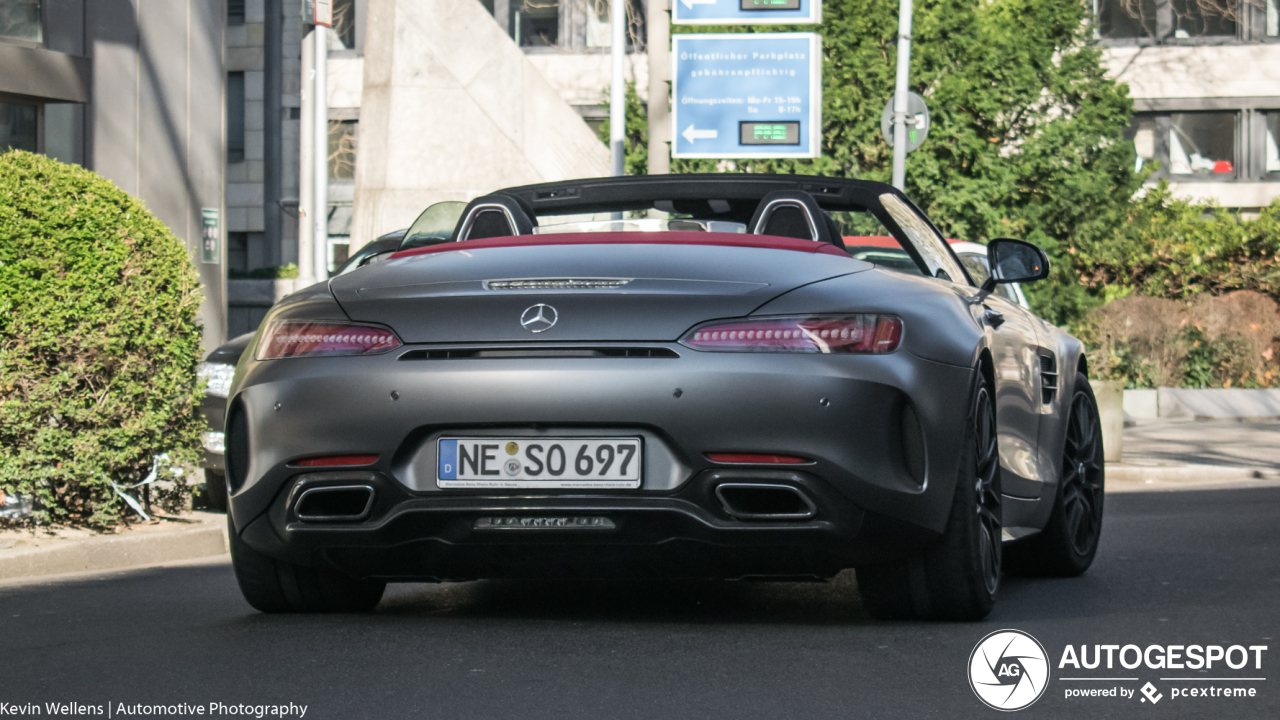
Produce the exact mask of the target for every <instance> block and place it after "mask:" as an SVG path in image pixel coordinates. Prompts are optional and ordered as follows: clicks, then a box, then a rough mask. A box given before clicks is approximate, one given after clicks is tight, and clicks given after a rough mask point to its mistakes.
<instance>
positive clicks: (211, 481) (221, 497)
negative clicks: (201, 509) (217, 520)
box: [204, 468, 227, 512]
mask: <svg viewBox="0 0 1280 720" xmlns="http://www.w3.org/2000/svg"><path fill="white" fill-rule="evenodd" d="M204 499H205V502H206V503H208V505H209V509H210V510H217V511H219V512H226V511H227V476H226V475H225V474H224V473H223V472H222V471H221V470H212V469H210V468H205V469H204Z"/></svg>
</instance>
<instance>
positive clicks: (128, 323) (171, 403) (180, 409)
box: [0, 151, 204, 527]
mask: <svg viewBox="0 0 1280 720" xmlns="http://www.w3.org/2000/svg"><path fill="white" fill-rule="evenodd" d="M199 304H200V289H199V283H198V280H197V276H196V273H195V268H194V267H193V265H192V262H191V260H190V258H189V257H188V255H187V251H186V249H185V248H184V246H183V243H182V242H181V241H180V240H178V239H177V238H175V237H174V236H173V234H172V233H170V232H169V230H168V229H167V228H166V227H165V226H164V225H163V224H162V223H161V222H160V221H158V220H157V219H156V218H155V217H154V216H152V215H151V213H149V212H147V210H146V208H144V207H143V205H142V203H141V202H139V201H138V200H137V199H135V198H133V197H131V196H129V195H128V194H127V193H125V192H123V191H122V190H120V189H119V188H117V187H116V186H115V185H113V184H112V183H111V182H110V181H108V180H106V179H104V178H102V177H101V176H99V175H97V174H95V173H93V172H90V171H87V170H84V169H82V168H80V167H77V166H74V165H64V164H62V163H59V162H57V161H55V160H51V159H49V158H47V157H44V156H42V155H33V154H31V153H25V152H18V151H14V152H9V153H6V154H3V155H0V490H2V491H3V492H5V493H14V492H17V493H21V494H25V495H29V496H31V497H33V498H34V499H35V500H36V502H37V504H38V506H39V510H38V512H37V516H36V519H37V520H38V521H44V522H47V521H53V522H71V523H82V524H87V525H92V526H99V527H109V526H113V525H115V524H117V523H118V522H119V521H120V520H121V517H122V513H123V512H124V511H125V507H124V505H123V503H122V502H121V500H120V498H119V497H118V496H117V495H116V494H115V491H114V490H113V489H112V487H111V485H110V482H109V481H115V482H116V483H118V484H120V485H131V484H133V483H137V482H139V481H141V480H142V479H143V478H144V477H145V476H146V475H147V473H148V472H150V470H151V467H152V458H153V456H156V455H159V454H161V453H168V455H169V460H168V462H166V463H165V465H166V466H173V465H177V466H181V465H191V464H194V463H195V462H196V460H197V459H198V455H197V452H198V448H199V446H200V433H201V430H202V429H203V421H202V419H201V417H200V414H199V401H200V398H201V396H202V395H203V392H204V391H203V388H202V387H201V386H200V385H199V384H198V383H197V380H196V374H195V366H196V364H197V363H198V362H199V361H200V328H199V326H198V325H197V324H196V321H195V318H196V311H197V310H198V308H199ZM185 493H186V484H185V483H183V482H177V483H175V482H173V481H172V478H169V479H166V480H165V481H164V482H163V483H160V484H157V486H156V487H155V489H154V490H152V489H148V490H147V491H146V492H144V493H143V495H144V496H146V497H149V499H150V500H152V501H155V502H158V503H160V504H162V506H166V507H169V506H173V505H176V504H177V503H179V502H182V501H183V500H184V499H185V497H186V496H185Z"/></svg>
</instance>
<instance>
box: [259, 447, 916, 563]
mask: <svg viewBox="0 0 1280 720" xmlns="http://www.w3.org/2000/svg"><path fill="white" fill-rule="evenodd" d="M722 483H770V484H773V485H784V486H789V487H793V488H795V489H796V490H797V491H799V492H800V493H803V495H804V497H806V498H808V499H809V500H810V501H811V502H812V504H813V507H814V510H815V512H814V516H813V517H812V518H810V519H806V520H803V521H793V522H788V521H780V522H779V521H766V520H758V521H742V520H738V519H735V518H734V517H733V516H731V515H730V514H729V513H728V512H727V511H726V509H725V508H724V506H723V504H722V503H721V502H720V501H719V500H718V498H717V497H716V495H715V487H716V486H717V485H720V484H722ZM353 486H360V487H366V486H367V487H369V488H372V489H373V493H374V494H373V497H374V501H373V503H372V507H371V509H370V511H369V513H368V515H367V516H366V517H364V518H363V519H362V520H360V521H358V522H335V523H326V522H306V521H303V520H302V519H300V518H299V515H298V512H297V509H298V499H299V498H300V497H301V496H302V493H303V492H305V491H306V490H308V489H312V488H323V487H348V488H349V487H353ZM575 521H577V522H576V523H575ZM601 521H603V523H602V522H601ZM602 524H604V525H606V527H601V525H602ZM243 537H244V539H245V540H246V542H248V543H249V544H250V545H252V546H254V547H255V548H256V549H258V550H260V551H262V552H265V553H267V554H269V555H273V556H275V557H278V558H280V559H283V560H287V561H289V562H293V563H297V564H301V565H311V566H330V567H337V568H340V569H342V570H344V571H346V572H348V573H350V574H353V575H358V576H362V577H376V578H381V579H384V580H389V581H396V580H402V581H424V580H437V581H444V580H470V579H477V578H547V577H723V578H731V579H739V578H744V577H753V576H755V577H766V576H772V577H779V576H785V577H819V578H821V577H829V576H831V575H834V574H835V573H837V572H839V571H840V570H841V569H843V568H847V567H854V566H857V565H865V564H873V563H877V562H885V561H887V560H891V559H896V558H898V557H901V556H902V555H904V554H905V553H908V552H910V551H912V550H915V549H918V548H920V547H922V546H924V545H925V544H926V543H927V542H929V541H930V540H931V539H932V538H933V537H934V535H933V534H932V533H929V532H927V531H924V530H923V529H921V528H919V527H918V526H914V525H909V524H906V523H901V522H896V521H893V520H891V519H889V518H885V517H883V516H877V515H874V514H869V513H867V512H866V511H864V510H862V509H861V508H859V507H857V506H856V505H854V504H853V503H852V502H851V501H849V500H848V499H847V498H845V497H844V496H843V495H841V494H840V493H838V492H836V491H835V490H834V489H832V488H831V487H830V486H829V485H827V484H826V483H825V482H823V481H821V480H820V479H818V478H815V477H813V476H812V475H809V474H808V473H803V472H789V471H759V470H727V471H705V472H703V473H701V474H699V475H698V476H697V477H695V478H693V479H692V480H691V481H689V482H688V483H686V484H685V485H684V486H683V487H681V488H680V489H679V490H678V491H675V492H671V493H664V494H662V495H649V496H636V495H576V494H575V495H570V494H564V495H558V496H549V495H543V496H536V497H534V496H510V495H469V496H449V497H423V496H422V495H419V494H415V493H410V492H407V491H406V490H405V489H404V487H403V485H401V484H400V483H399V482H397V481H395V480H392V479H390V478H388V477H386V476H384V475H382V474H380V473H371V472H354V473H353V472H330V473H312V474H307V475H302V476H299V477H297V478H295V480H294V481H293V482H292V483H291V484H290V488H289V492H287V493H283V494H281V495H280V496H279V498H278V499H277V500H276V502H275V503H273V504H272V506H271V508H270V509H269V511H268V512H267V513H266V514H264V515H262V516H260V517H259V518H258V519H256V520H255V521H253V522H252V523H250V524H249V525H248V527H246V528H245V529H244V531H243Z"/></svg>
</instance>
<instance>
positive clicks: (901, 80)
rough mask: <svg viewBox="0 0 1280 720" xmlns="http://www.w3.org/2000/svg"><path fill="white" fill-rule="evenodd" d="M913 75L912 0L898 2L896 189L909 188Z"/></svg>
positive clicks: (894, 103)
mask: <svg viewBox="0 0 1280 720" xmlns="http://www.w3.org/2000/svg"><path fill="white" fill-rule="evenodd" d="M910 74H911V0H899V3H898V67H897V77H896V78H895V83H894V91H893V186H894V187H896V188H898V189H899V190H905V189H906V185H907V132H906V130H907V100H908V98H907V80H908V78H909V76H910Z"/></svg>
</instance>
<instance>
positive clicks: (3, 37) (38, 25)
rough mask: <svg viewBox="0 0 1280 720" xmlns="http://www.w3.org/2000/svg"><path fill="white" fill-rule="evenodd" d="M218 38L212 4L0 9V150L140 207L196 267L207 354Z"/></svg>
mask: <svg viewBox="0 0 1280 720" xmlns="http://www.w3.org/2000/svg"><path fill="white" fill-rule="evenodd" d="M224 29H225V9H224V7H223V4H222V0H0V150H7V149H9V148H18V149H22V150H27V151H30V152H38V153H44V154H46V155H49V156H50V157H53V158H56V159H58V160H62V161H64V162H69V163H75V164H78V165H82V166H83V167H86V168H88V169H90V170H94V171H96V172H98V173H100V174H101V175H103V176H104V177H106V178H108V179H110V180H111V181H113V182H115V183H116V184H117V185H119V186H120V187H121V188H122V189H124V190H125V191H126V192H128V193H130V194H131V195H133V196H135V197H137V198H139V199H140V200H142V202H143V203H144V204H146V206H147V208H148V209H149V210H150V211H151V212H152V213H154V214H155V215H156V217H157V218H159V219H160V220H161V221H163V222H164V223H165V224H166V225H168V226H169V228H170V229H171V230H172V231H173V233H174V234H175V235H176V236H178V237H179V238H180V239H182V240H183V241H184V242H185V243H186V244H187V248H188V250H189V252H190V255H191V259H192V261H193V262H194V263H195V264H196V267H197V268H198V269H199V273H200V279H201V281H202V283H203V284H204V296H205V297H204V303H203V304H202V305H201V310H200V319H201V322H202V323H203V324H204V342H205V346H206V347H210V348H212V347H216V346H217V345H219V344H221V343H222V341H223V339H224V338H225V336H226V335H225V334H226V311H225V308H226V304H225V298H224V293H225V286H224V282H225V271H224V264H223V261H224V257H225V243H224V242H223V239H224V237H225V235H224V234H223V230H224V228H225V218H226V212H225V209H224V207H223V188H224V179H223V169H224V167H225V165H224V147H223V138H224V127H223V121H224V113H223V79H224V77H225V75H224V70H223V67H224V64H223V48H224V45H225V43H224V38H223V32H224ZM206 222H209V223H212V224H213V225H214V227H212V228H211V229H210V232H211V234H212V235H213V238H214V245H213V246H212V247H211V250H212V252H211V253H208V254H206V253H205V251H204V250H205V247H204V242H203V239H204V235H205V234H206V230H205V225H206Z"/></svg>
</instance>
